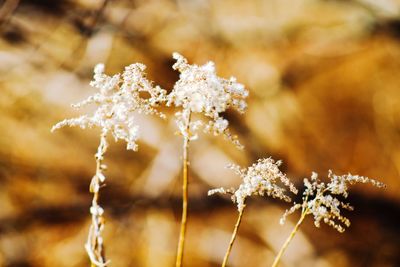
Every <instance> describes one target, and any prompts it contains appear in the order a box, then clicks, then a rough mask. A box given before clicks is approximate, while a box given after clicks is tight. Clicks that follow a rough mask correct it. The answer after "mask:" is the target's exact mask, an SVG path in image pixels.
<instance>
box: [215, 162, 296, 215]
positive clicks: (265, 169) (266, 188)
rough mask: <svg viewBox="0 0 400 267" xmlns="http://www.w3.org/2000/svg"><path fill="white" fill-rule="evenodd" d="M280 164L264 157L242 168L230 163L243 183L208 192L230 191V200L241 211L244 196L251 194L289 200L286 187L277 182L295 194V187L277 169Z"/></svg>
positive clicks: (224, 192)
mask: <svg viewBox="0 0 400 267" xmlns="http://www.w3.org/2000/svg"><path fill="white" fill-rule="evenodd" d="M281 164H282V162H281V161H276V162H275V161H274V160H273V159H272V158H265V159H259V160H258V161H257V162H256V163H254V164H253V165H252V166H250V167H248V168H244V169H241V168H240V167H239V166H237V165H230V166H229V167H230V168H231V169H233V170H234V171H235V172H236V173H237V174H238V175H239V176H240V177H241V178H242V179H243V183H242V184H241V185H240V186H239V188H238V189H237V190H234V189H228V190H227V189H224V188H218V189H213V190H210V191H209V192H208V194H209V195H212V194H215V193H223V194H226V193H231V194H232V201H233V202H234V203H236V204H237V208H238V211H239V212H241V211H243V209H244V207H245V200H246V198H247V197H249V196H253V195H259V196H264V195H267V196H271V197H273V198H278V199H282V200H284V201H287V202H290V201H291V198H290V197H289V196H287V195H286V189H285V188H283V187H281V186H280V185H278V182H279V181H280V183H282V184H283V185H285V186H286V187H288V188H289V190H290V191H291V192H292V193H294V194H297V189H296V187H295V186H294V185H293V184H292V183H291V182H290V180H289V179H288V178H287V177H286V175H285V174H284V173H282V172H281V171H280V170H279V166H280V165H281Z"/></svg>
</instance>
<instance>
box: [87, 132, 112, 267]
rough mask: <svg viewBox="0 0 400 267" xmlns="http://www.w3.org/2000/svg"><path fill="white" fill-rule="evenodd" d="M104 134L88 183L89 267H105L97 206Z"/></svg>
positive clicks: (101, 176) (100, 214) (100, 219)
mask: <svg viewBox="0 0 400 267" xmlns="http://www.w3.org/2000/svg"><path fill="white" fill-rule="evenodd" d="M107 146H108V144H107V140H106V132H103V133H102V135H101V138H100V145H99V147H98V150H97V153H96V155H95V157H96V174H95V175H94V176H93V178H92V181H91V183H90V192H91V193H92V194H93V199H92V206H91V207H90V213H91V214H92V224H91V225H90V228H89V234H88V239H87V242H86V244H85V248H86V252H87V253H88V256H89V259H90V262H91V267H94V266H98V267H105V266H107V264H108V262H106V257H105V252H104V245H103V238H102V236H101V232H102V231H103V229H104V218H103V209H102V208H101V207H100V205H99V197H100V192H99V191H100V187H101V186H102V185H103V183H104V180H105V176H104V175H103V170H104V168H105V166H104V165H103V164H102V161H103V156H104V153H105V152H106V150H107Z"/></svg>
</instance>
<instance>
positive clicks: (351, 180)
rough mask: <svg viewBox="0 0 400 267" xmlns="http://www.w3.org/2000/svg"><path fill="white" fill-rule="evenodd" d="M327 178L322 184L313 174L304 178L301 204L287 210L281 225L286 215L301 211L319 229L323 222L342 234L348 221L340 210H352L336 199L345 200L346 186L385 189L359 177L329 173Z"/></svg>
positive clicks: (365, 178)
mask: <svg viewBox="0 0 400 267" xmlns="http://www.w3.org/2000/svg"><path fill="white" fill-rule="evenodd" d="M328 178H329V179H330V181H329V183H324V182H322V181H321V180H319V179H318V174H316V173H315V172H313V173H312V175H311V179H310V180H309V179H307V178H305V179H304V186H305V190H304V193H303V203H302V204H301V205H300V204H295V205H294V206H292V208H290V209H289V210H287V211H286V212H285V214H284V215H283V217H282V219H281V223H283V222H284V221H285V219H286V217H287V216H288V215H290V214H292V213H294V212H295V211H296V210H298V209H302V213H303V214H305V215H308V214H311V215H313V217H314V224H315V226H316V227H320V225H321V222H324V223H326V224H328V225H330V226H332V227H333V228H335V229H336V230H337V231H339V232H341V233H342V232H344V231H345V227H349V226H350V220H349V219H348V218H346V217H345V216H343V215H342V214H341V208H342V209H347V210H353V207H352V206H350V204H348V203H345V202H343V201H341V200H339V199H338V197H340V196H341V197H342V198H347V196H348V186H349V185H353V184H356V183H371V184H372V185H374V186H377V187H385V185H384V184H383V183H381V182H378V181H376V180H373V179H370V178H367V177H364V176H359V175H352V174H346V175H336V174H333V173H332V171H329V173H328Z"/></svg>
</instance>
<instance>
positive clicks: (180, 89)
mask: <svg viewBox="0 0 400 267" xmlns="http://www.w3.org/2000/svg"><path fill="white" fill-rule="evenodd" d="M173 58H174V59H175V60H176V63H175V64H174V65H173V68H174V69H175V70H178V71H179V72H180V76H179V80H178V81H177V82H176V83H175V86H174V88H173V90H172V92H171V93H170V94H169V95H168V97H167V105H168V106H169V105H171V104H174V105H175V106H176V107H182V109H183V110H182V112H178V113H176V118H177V124H178V127H179V130H180V132H181V134H182V135H183V136H185V137H186V138H189V139H192V140H193V139H196V138H197V135H196V131H197V130H198V129H199V128H200V127H203V129H204V131H205V132H210V133H213V134H214V135H220V134H223V135H224V136H225V137H226V138H228V139H229V140H231V141H233V142H234V143H235V144H236V145H238V146H240V143H239V142H238V140H237V138H236V137H235V136H232V135H231V134H230V132H229V130H228V125H229V123H228V121H227V120H226V119H224V118H223V117H221V115H220V114H221V113H222V112H225V111H226V110H227V109H228V108H229V107H232V108H234V109H236V110H238V111H239V112H241V113H242V112H244V110H245V109H246V102H245V98H246V97H247V96H248V91H247V90H246V89H245V88H244V86H243V85H242V84H240V83H238V82H236V79H235V78H233V77H231V78H230V79H223V78H220V77H218V76H217V74H216V71H215V65H214V63H213V62H208V63H206V64H205V65H203V66H198V65H190V64H188V61H187V59H186V58H184V57H183V56H182V55H180V54H178V53H174V54H173ZM192 113H198V114H203V115H204V116H206V117H209V118H210V120H209V121H208V123H205V124H203V122H202V121H200V120H198V121H193V122H191V121H190V118H191V114H192Z"/></svg>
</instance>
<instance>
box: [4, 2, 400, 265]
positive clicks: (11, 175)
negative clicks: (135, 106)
mask: <svg viewBox="0 0 400 267" xmlns="http://www.w3.org/2000/svg"><path fill="white" fill-rule="evenodd" d="M0 3H1V7H0V37H1V38H0V266H7V267H11V266H13V267H17V266H18V267H19V266H21V267H24V266H32V267H33V266H34V267H36V266H37V267H39V266H57V267H64V266H65V267H67V266H68V267H70V266H88V265H89V262H88V259H87V256H86V254H85V250H84V247H83V244H84V243H85V240H86V233H87V230H88V226H89V224H90V217H89V211H88V208H89V206H90V201H91V195H90V194H89V192H88V186H89V182H90V179H91V176H92V175H93V173H94V170H95V161H94V158H93V154H94V153H95V151H96V147H97V145H98V135H99V132H98V131H97V130H96V129H93V130H86V131H82V130H80V129H78V128H68V129H62V130H60V131H58V132H56V133H54V134H51V133H50V128H51V126H52V125H54V124H55V123H56V122H57V121H59V120H61V119H64V118H68V117H72V116H76V115H77V114H78V112H76V111H74V110H72V109H71V108H70V104H71V103H74V102H78V101H80V100H82V99H84V98H85V97H86V96H88V95H90V94H92V93H93V92H94V89H93V88H91V87H90V86H89V85H88V83H89V81H90V79H91V77H92V70H93V67H94V65H95V64H97V63H98V62H104V63H105V64H106V72H107V73H108V74H114V73H117V72H120V71H122V70H123V68H124V66H126V65H128V64H131V63H134V62H142V63H144V64H146V65H147V66H148V75H149V77H150V79H152V80H154V81H155V82H156V83H158V84H160V85H161V86H162V87H164V88H166V89H168V90H171V88H172V86H173V84H174V82H175V81H176V80H177V78H178V73H177V72H175V71H173V70H172V68H171V66H172V64H173V62H174V61H173V60H172V57H171V54H172V52H173V51H177V52H180V53H181V54H183V55H185V56H186V57H187V58H188V59H189V61H190V62H192V63H197V64H203V63H205V62H207V61H208V60H212V61H214V62H215V63H216V66H217V71H218V74H219V75H220V76H222V77H229V76H231V75H232V76H235V77H237V78H238V81H239V82H241V83H243V84H245V85H246V87H247V88H248V90H249V91H250V97H249V99H248V106H249V107H248V110H247V112H246V113H245V114H244V115H239V114H237V113H235V112H228V113H227V114H225V116H226V117H227V118H228V119H229V121H230V123H231V125H232V129H233V131H234V132H235V133H237V134H238V136H239V138H240V140H241V141H242V143H243V144H244V145H245V150H244V151H238V150H237V149H236V148H235V147H233V146H232V145H231V144H230V143H228V142H226V141H224V140H223V138H221V137H213V136H208V135H202V136H201V137H200V139H199V140H198V141H195V142H193V143H192V144H191V148H190V149H191V150H190V158H191V165H190V203H189V205H190V206H189V225H188V239H187V247H186V251H185V259H184V261H185V266H201V267H207V266H219V265H220V263H221V261H222V258H223V255H224V252H225V249H226V247H227V245H228V243H229V239H230V234H231V231H232V229H233V225H234V222H235V220H236V216H237V210H236V208H235V206H234V205H233V204H232V203H231V202H230V199H229V198H228V197H218V196H213V197H207V190H209V189H210V188H214V187H220V186H225V187H231V186H237V185H238V184H239V183H240V180H239V179H238V177H236V176H235V175H234V174H233V173H232V172H231V171H229V170H227V169H225V165H227V164H228V163H230V162H234V163H237V164H240V165H242V166H247V165H248V164H251V163H252V162H253V161H255V160H256V159H258V158H260V157H268V156H272V157H273V158H275V159H282V160H283V162H284V164H283V169H284V171H285V172H286V173H287V174H288V176H289V177H290V178H291V179H292V180H293V181H295V183H296V185H297V186H298V187H301V181H302V178H303V177H307V176H309V175H310V174H311V171H317V172H319V173H320V175H322V176H326V174H327V171H328V170H329V169H332V170H333V171H334V172H335V173H338V174H344V173H348V172H351V173H353V174H360V175H365V176H369V177H371V178H376V179H378V180H380V181H382V182H384V183H386V184H387V188H386V189H385V190H380V189H376V188H373V187H372V186H368V185H360V186H355V187H354V188H353V189H352V191H351V192H350V197H349V201H350V202H351V203H353V205H354V206H355V211H354V212H351V213H346V215H348V216H349V218H350V219H351V221H352V225H351V227H350V228H349V229H348V230H347V231H346V232H345V233H344V234H339V233H337V232H336V231H335V230H334V229H332V228H330V227H328V226H326V225H323V226H322V227H321V228H320V229H317V228H315V227H314V226H313V223H312V219H311V218H309V219H308V220H307V221H306V223H305V224H304V225H303V226H302V228H300V230H301V231H300V232H299V234H298V235H297V236H296V237H295V239H294V240H293V243H291V245H290V247H289V249H288V251H287V253H286V254H285V255H284V258H283V261H282V266H287V267H291V266H293V267H302V266H307V267H309V266H316V267H346V266H352V267H355V266H360V267H361V266H382V267H383V266H385V267H389V266H393V267H396V266H400V230H399V229H400V228H399V218H400V216H399V215H400V179H399V174H400V1H399V0H347V1H343V0H265V1H262V0H251V1H244V0H224V1H222V0H221V1H216V0H215V1H214V0H188V1H185V0H175V1H172V0H131V1H128V0H121V1H117V0H115V1H107V0H105V1H103V0H58V1H52V0H20V1H19V0H3V1H0ZM164 111H165V112H167V113H168V115H169V119H168V120H166V121H162V120H160V119H158V118H152V117H145V116H138V117H137V120H138V122H139V124H140V127H141V139H140V143H139V151H138V152H130V151H129V152H128V151H126V150H125V147H124V144H122V143H121V142H120V143H112V146H111V148H110V150H109V152H108V153H107V157H106V164H107V165H108V167H109V169H108V171H107V177H108V180H107V186H106V187H105V188H104V189H103V191H102V192H103V194H102V197H101V203H102V205H103V206H104V208H105V217H106V220H107V223H106V229H105V231H104V236H105V244H106V253H107V257H108V258H109V259H111V261H112V263H111V266H115V267H119V266H124V267H128V266H149V267H150V266H173V265H174V262H175V250H176V244H177V240H178V232H179V221H180V212H181V208H180V207H181V204H180V201H181V198H180V190H181V187H180V178H181V177H180V172H181V162H180V161H181V152H182V150H181V146H182V145H181V143H182V140H181V139H180V137H179V136H176V135H174V132H175V131H176V128H175V125H174V121H173V113H174V111H173V110H164ZM286 208H288V206H287V205H286V204H285V203H280V202H278V201H274V200H271V199H266V198H254V199H253V200H252V201H250V202H249V204H248V207H247V208H246V213H245V216H244V221H243V225H242V226H241V228H240V230H239V237H238V239H237V241H236V243H235V245H234V249H233V252H232V255H231V260H230V266H232V267H233V266H240V267H247V266H248V267H253V266H254V267H257V266H270V264H271V263H272V261H273V258H274V255H275V253H276V251H277V250H278V249H279V247H280V246H281V244H282V243H283V241H284V239H285V238H286V237H287V235H288V234H289V233H290V230H291V228H292V227H293V223H294V222H295V221H296V220H297V217H296V216H292V217H290V220H289V221H288V222H287V223H286V225H284V226H280V225H279V218H280V216H281V215H282V213H283V212H284V210H285V209H286Z"/></svg>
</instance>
